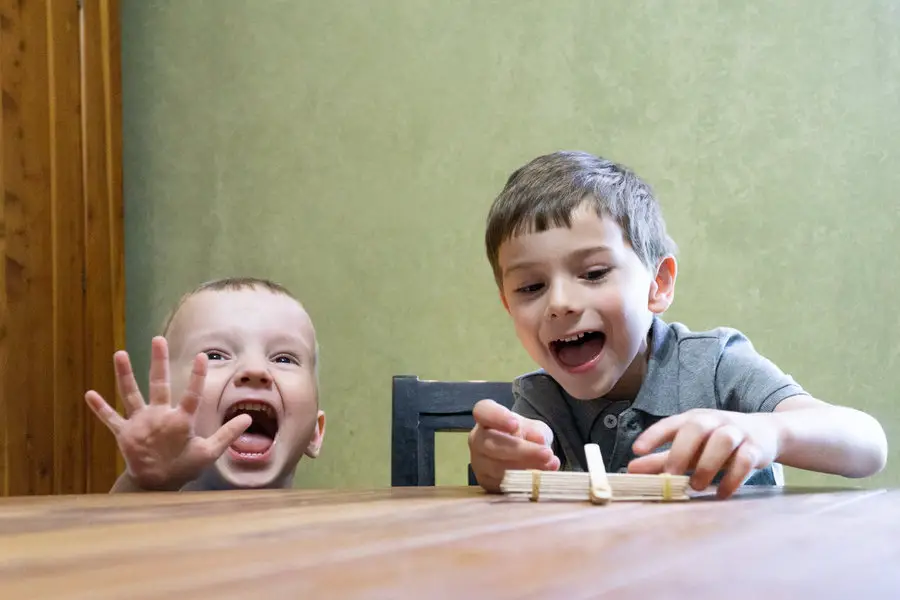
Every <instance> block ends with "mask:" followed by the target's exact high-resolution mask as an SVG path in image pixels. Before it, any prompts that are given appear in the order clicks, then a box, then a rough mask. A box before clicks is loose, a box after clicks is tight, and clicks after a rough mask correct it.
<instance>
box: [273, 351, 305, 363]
mask: <svg viewBox="0 0 900 600" xmlns="http://www.w3.org/2000/svg"><path fill="white" fill-rule="evenodd" d="M275 362H277V363H281V364H283V365H299V364H300V361H299V360H297V359H296V358H294V357H293V356H291V355H290V354H279V355H278V356H276V357H275Z"/></svg>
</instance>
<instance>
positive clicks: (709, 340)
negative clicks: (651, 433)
mask: <svg viewBox="0 0 900 600" xmlns="http://www.w3.org/2000/svg"><path fill="white" fill-rule="evenodd" d="M648 341H649V344H650V356H649V361H648V364H647V373H646V376H645V378H644V382H643V384H642V385H641V389H640V391H639V392H638V395H637V397H636V398H635V399H634V401H633V402H628V401H616V402H614V401H609V400H605V399H603V398H597V399H595V400H578V399H576V398H573V397H572V396H569V395H568V394H567V393H566V392H565V390H563V389H562V387H561V386H560V385H559V384H558V383H557V382H556V380H554V379H553V378H552V377H550V375H548V374H547V373H546V372H545V371H543V370H540V371H535V372H533V373H528V374H526V375H522V376H521V377H518V378H517V379H516V380H515V381H513V396H514V397H515V404H514V406H513V410H514V411H515V412H517V413H518V414H520V415H522V416H525V417H528V418H531V419H539V420H541V421H544V422H545V423H547V425H549V426H550V429H552V430H553V437H554V440H553V450H554V452H555V453H556V455H557V456H558V457H559V459H560V461H561V462H562V468H563V469H566V470H573V471H584V470H586V469H587V465H586V461H585V458H584V445H585V444H586V443H596V444H598V445H599V446H600V449H601V452H602V454H603V459H604V461H605V463H606V470H607V472H619V473H624V472H625V471H627V468H628V463H629V462H630V461H631V460H632V459H634V458H635V454H634V452H633V451H632V449H631V447H632V444H634V441H635V440H636V439H637V437H638V436H639V435H640V434H641V432H643V431H644V430H645V429H647V428H648V427H650V426H651V425H652V424H653V423H655V422H656V421H659V420H660V419H663V418H665V417H668V416H671V415H675V414H679V413H683V412H686V411H688V410H690V409H693V408H713V409H719V410H731V411H738V412H744V413H754V412H771V411H772V410H774V409H775V407H776V406H777V405H778V403H779V402H781V401H782V400H784V399H785V398H788V397H790V396H795V395H805V394H806V392H805V391H804V390H803V388H801V387H800V386H799V385H798V384H797V383H796V382H795V381H794V380H793V378H792V377H791V376H790V375H787V374H785V373H783V372H782V371H781V370H780V369H779V368H778V367H777V366H776V365H775V364H774V363H772V362H771V361H769V360H768V359H766V358H764V357H763V356H761V355H760V354H759V353H757V352H756V350H755V349H754V348H753V345H752V344H751V343H750V340H748V339H747V338H746V337H745V336H744V335H743V334H741V333H740V332H739V331H736V330H734V329H730V328H726V327H720V328H717V329H713V330H711V331H701V332H692V331H690V330H688V329H687V327H685V326H684V325H682V324H680V323H671V324H669V323H665V322H664V321H663V320H662V319H660V318H658V317H656V318H654V320H653V323H652V325H651V327H650V333H649V336H648ZM669 445H670V444H667V445H666V446H664V447H662V448H660V449H659V450H665V449H666V448H668V447H669ZM718 479H719V478H718V477H717V478H716V481H717V480H718ZM745 484H746V485H783V484H784V477H783V474H782V470H781V465H779V464H777V463H776V464H773V465H771V466H769V467H766V468H765V469H761V470H758V471H754V472H753V473H752V474H751V476H750V477H749V478H748V479H747V480H746V481H745Z"/></svg>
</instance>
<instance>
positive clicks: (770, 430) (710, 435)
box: [628, 408, 779, 498]
mask: <svg viewBox="0 0 900 600" xmlns="http://www.w3.org/2000/svg"><path fill="white" fill-rule="evenodd" d="M768 417H771V415H766V414H744V413H738V412H732V411H725V410H713V409H706V408H699V409H694V410H689V411H687V412H684V413H681V414H679V415H674V416H671V417H667V418H665V419H662V420H661V421H658V422H657V423H655V424H654V425H652V426H650V427H649V428H647V430H646V431H644V433H642V434H641V435H640V436H639V437H638V439H637V440H635V442H634V446H633V449H634V452H635V454H638V455H644V456H640V458H636V459H634V460H633V461H631V463H630V464H629V465H628V472H629V473H649V474H656V473H669V474H671V475H683V474H685V472H686V471H689V470H691V469H693V471H694V473H693V475H692V476H691V487H692V488H694V489H695V490H703V489H705V488H707V487H708V486H709V485H710V484H711V483H712V480H713V478H714V477H715V476H716V475H717V474H718V473H719V471H722V470H724V471H725V474H724V475H723V476H722V479H721V481H720V483H719V485H718V488H717V491H716V495H717V496H718V497H719V498H728V497H729V496H731V495H732V494H733V493H734V492H735V491H736V490H737V489H738V487H740V485H741V484H742V483H743V482H744V481H745V480H746V479H747V477H748V476H749V475H750V472H751V471H752V470H753V469H762V468H765V467H767V466H769V465H770V464H771V463H772V462H773V461H774V460H775V458H776V457H777V456H778V446H779V443H778V442H779V440H778V437H779V434H778V430H777V428H776V427H775V426H774V424H773V423H772V421H771V419H770V418H768ZM667 442H672V446H671V448H669V449H668V450H665V451H663V452H657V453H654V454H648V453H649V452H652V451H653V450H655V449H656V448H658V447H660V446H662V445H663V444H665V443H667Z"/></svg>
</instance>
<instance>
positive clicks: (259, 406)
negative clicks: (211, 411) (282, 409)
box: [232, 402, 275, 417]
mask: <svg viewBox="0 0 900 600" xmlns="http://www.w3.org/2000/svg"><path fill="white" fill-rule="evenodd" d="M232 410H246V411H248V412H249V411H259V412H264V413H266V414H268V415H269V416H270V417H275V410H274V409H273V408H272V407H271V406H269V405H268V404H265V403H262V402H238V403H237V404H235V405H234V408H233V409H232Z"/></svg>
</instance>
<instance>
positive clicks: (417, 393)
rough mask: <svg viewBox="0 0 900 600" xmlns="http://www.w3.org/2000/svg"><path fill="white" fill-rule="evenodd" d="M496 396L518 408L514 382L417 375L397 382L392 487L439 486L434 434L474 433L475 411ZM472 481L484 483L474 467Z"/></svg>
mask: <svg viewBox="0 0 900 600" xmlns="http://www.w3.org/2000/svg"><path fill="white" fill-rule="evenodd" d="M485 398H490V399H491V400H494V401H496V402H498V403H499V404H502V405H504V406H506V407H508V408H512V405H513V395H512V384H511V383H510V382H502V381H427V380H421V379H419V378H418V377H415V376H411V375H398V376H395V377H394V380H393V415H392V426H391V485H392V486H397V487H400V486H431V485H434V434H435V432H437V431H465V432H468V431H471V430H472V428H473V427H474V426H475V420H474V418H473V417H472V409H473V408H474V406H475V403H476V402H478V401H479V400H483V399H485ZM469 485H478V482H477V481H476V480H475V476H474V474H473V473H472V466H471V465H469Z"/></svg>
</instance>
